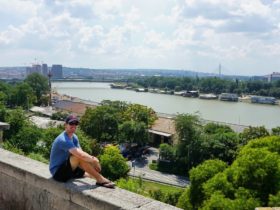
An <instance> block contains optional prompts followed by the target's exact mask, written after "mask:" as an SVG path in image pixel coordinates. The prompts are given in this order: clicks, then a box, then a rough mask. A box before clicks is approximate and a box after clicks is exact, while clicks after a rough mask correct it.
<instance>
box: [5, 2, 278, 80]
mask: <svg viewBox="0 0 280 210" xmlns="http://www.w3.org/2000/svg"><path fill="white" fill-rule="evenodd" d="M0 18H1V21H0V53H1V59H0V66H24V65H30V64H31V63H32V62H34V61H37V62H44V63H47V64H49V65H51V64H62V65H63V66H68V67H84V68H101V69H102V68H119V69H120V68H124V69H134V68H135V69H136V68H146V69H179V70H191V71H199V72H208V73H218V66H219V64H221V65H222V74H229V75H233V74H237V75H265V74H270V73H272V72H277V71H278V72H279V71H280V59H279V57H280V0H250V1H242V0H227V1H223V0H164V1H162V0H152V1H148V0H141V1H130V0H94V1H92V0H24V1H23V0H10V1H6V0H0Z"/></svg>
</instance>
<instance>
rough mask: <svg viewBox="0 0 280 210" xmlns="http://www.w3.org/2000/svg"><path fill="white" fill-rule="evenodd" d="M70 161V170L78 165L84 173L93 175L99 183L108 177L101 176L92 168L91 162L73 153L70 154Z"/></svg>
mask: <svg viewBox="0 0 280 210" xmlns="http://www.w3.org/2000/svg"><path fill="white" fill-rule="evenodd" d="M70 163H71V167H72V170H75V169H76V168H77V167H78V166H79V167H80V168H82V169H83V170H84V171H85V172H86V173H88V174H89V175H90V177H93V178H94V179H96V181H97V182H99V183H103V182H108V181H109V180H108V179H106V178H105V177H103V176H102V175H101V174H100V173H99V172H97V171H96V169H95V168H94V166H93V164H91V163H88V162H85V161H82V160H80V159H78V158H76V157H75V156H73V155H71V157H70Z"/></svg>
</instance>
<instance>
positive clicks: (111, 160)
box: [99, 146, 129, 180]
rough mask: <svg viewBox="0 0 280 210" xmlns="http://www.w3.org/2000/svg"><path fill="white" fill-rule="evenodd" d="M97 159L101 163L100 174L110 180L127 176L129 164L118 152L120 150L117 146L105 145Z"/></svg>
mask: <svg viewBox="0 0 280 210" xmlns="http://www.w3.org/2000/svg"><path fill="white" fill-rule="evenodd" d="M99 159H100V163H101V165H102V174H103V175H104V176H105V177H108V178H109V179H111V180H117V179H120V178H121V177H126V176H127V173H128V172H129V166H128V165H127V164H126V159H125V158H124V157H123V156H122V155H121V154H120V150H119V149H118V148H117V147H115V146H108V147H106V148H105V149H104V153H103V154H102V155H100V157H99Z"/></svg>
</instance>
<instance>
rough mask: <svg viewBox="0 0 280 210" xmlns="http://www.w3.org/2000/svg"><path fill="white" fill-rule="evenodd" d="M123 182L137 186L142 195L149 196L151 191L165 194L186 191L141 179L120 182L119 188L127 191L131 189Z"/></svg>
mask: <svg viewBox="0 0 280 210" xmlns="http://www.w3.org/2000/svg"><path fill="white" fill-rule="evenodd" d="M121 182H125V183H128V182H131V184H133V185H136V189H138V190H137V192H136V193H139V194H141V195H144V196H147V197H150V196H149V191H157V190H161V191H162V192H164V193H167V192H169V193H170V192H172V193H173V192H174V193H175V192H182V191H183V190H184V189H182V188H179V187H175V186H170V185H165V184H160V183H156V182H150V181H146V180H142V179H140V178H128V179H127V180H121V181H118V182H117V183H119V184H118V187H120V188H123V189H127V190H130V189H129V188H127V187H126V184H125V183H121ZM139 188H141V190H139ZM131 191H133V192H135V191H134V190H131Z"/></svg>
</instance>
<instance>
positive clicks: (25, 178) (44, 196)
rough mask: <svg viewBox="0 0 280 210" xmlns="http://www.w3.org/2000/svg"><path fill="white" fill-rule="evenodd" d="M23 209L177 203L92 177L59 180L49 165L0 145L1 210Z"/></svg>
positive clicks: (151, 206) (148, 208) (159, 206)
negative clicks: (101, 184) (111, 186)
mask: <svg viewBox="0 0 280 210" xmlns="http://www.w3.org/2000/svg"><path fill="white" fill-rule="evenodd" d="M4 209H5V210H18V209H20V210H22V209H28V210H29V209H30V210H31V209H34V210H45V209H57V210H61V209H67V210H72V209H75V210H85V209H93V210H95V209H98V210H99V209H102V210H113V209H131V210H132V209H138V210H144V209H145V210H152V209H154V210H158V209H160V210H165V209H174V210H175V209H178V208H176V207H173V206H170V205H167V204H164V203H161V202H158V201H155V200H152V199H149V198H145V197H143V196H140V195H137V194H135V193H131V192H128V191H126V190H122V189H120V188H116V189H107V188H103V187H97V186H96V185H95V181H94V180H92V179H89V178H83V179H75V180H71V181H69V182H67V183H59V182H56V181H54V180H53V179H52V178H51V175H50V173H49V171H48V165H46V164H43V163H41V162H38V161H35V160H31V159H29V158H26V157H24V156H20V155H17V154H14V153H11V152H9V151H6V150H3V149H1V148H0V210H4Z"/></svg>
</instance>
